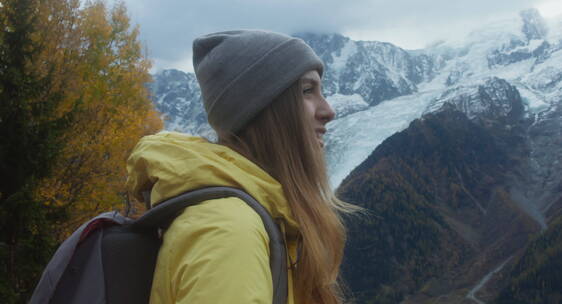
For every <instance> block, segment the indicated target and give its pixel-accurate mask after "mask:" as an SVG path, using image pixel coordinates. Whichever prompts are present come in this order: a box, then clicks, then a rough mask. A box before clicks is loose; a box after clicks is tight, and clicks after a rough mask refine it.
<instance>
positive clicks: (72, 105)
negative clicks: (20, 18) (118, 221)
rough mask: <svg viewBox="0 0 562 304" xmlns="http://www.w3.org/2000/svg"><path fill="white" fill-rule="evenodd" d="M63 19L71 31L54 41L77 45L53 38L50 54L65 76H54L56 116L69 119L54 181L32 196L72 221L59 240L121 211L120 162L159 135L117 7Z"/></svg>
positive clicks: (130, 33) (134, 42) (133, 33)
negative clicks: (62, 101)
mask: <svg viewBox="0 0 562 304" xmlns="http://www.w3.org/2000/svg"><path fill="white" fill-rule="evenodd" d="M47 2H61V3H63V2H64V3H66V1H65V0H57V1H53V0H51V1H47ZM69 12H70V15H69V16H67V17H66V19H64V20H65V22H68V24H70V23H72V24H73V25H72V26H71V27H70V28H71V29H69V28H66V29H65V31H63V33H62V35H63V36H64V37H66V38H69V37H75V38H76V39H77V40H76V41H79V43H75V42H76V41H75V40H72V41H70V40H68V39H67V40H68V41H67V40H65V39H66V38H64V37H62V38H61V37H54V39H53V41H59V43H60V44H59V45H58V46H57V47H53V48H52V49H51V52H52V54H54V55H55V56H63V57H64V56H66V57H65V61H64V62H63V61H60V67H59V70H60V71H65V72H66V73H68V74H66V75H64V77H63V75H61V79H65V80H66V81H65V83H64V84H63V85H66V87H65V90H64V92H65V97H66V98H67V101H68V102H67V106H66V108H64V109H61V111H70V110H72V111H73V115H72V119H71V122H70V126H69V128H68V129H67V130H66V131H65V133H64V134H63V137H64V142H65V148H64V150H63V152H62V154H61V156H60V157H59V159H58V160H57V164H56V167H55V170H54V173H53V174H52V176H50V177H49V178H46V179H44V180H43V181H42V183H41V186H40V187H39V189H38V190H37V192H36V194H37V196H38V197H40V198H41V199H42V201H44V202H45V204H48V205H56V206H64V207H67V208H68V210H69V212H70V213H71V215H72V218H73V221H71V222H70V223H67V224H66V225H63V226H64V227H63V228H62V229H63V233H64V231H68V229H71V228H74V227H72V226H75V225H77V224H79V223H80V222H81V221H83V220H84V219H86V218H88V217H91V216H92V215H94V214H96V213H99V212H101V211H106V210H113V209H121V208H123V207H124V205H123V201H124V194H125V188H124V183H125V179H126V168H125V161H126V159H127V157H128V155H129V153H130V151H131V150H132V148H133V147H134V145H135V144H136V142H137V141H138V139H139V138H140V137H142V136H144V135H147V134H152V133H155V132H157V131H158V130H160V129H162V121H161V120H160V118H159V113H157V112H156V111H155V110H154V108H153V106H152V102H151V100H150V98H149V92H148V89H147V88H146V83H147V82H148V81H150V80H151V78H150V74H149V73H148V70H149V68H150V62H149V61H148V59H147V58H145V57H144V56H143V54H142V52H141V45H140V43H139V41H138V28H134V29H130V26H129V19H128V16H127V13H126V9H125V6H124V5H123V4H119V5H117V6H116V7H115V8H113V9H111V10H108V9H107V8H106V6H105V4H104V3H103V2H102V1H94V2H88V3H86V4H85V5H84V6H83V7H82V8H81V9H77V10H74V11H69ZM64 41H66V42H64ZM63 42H64V43H63ZM53 50H56V51H53Z"/></svg>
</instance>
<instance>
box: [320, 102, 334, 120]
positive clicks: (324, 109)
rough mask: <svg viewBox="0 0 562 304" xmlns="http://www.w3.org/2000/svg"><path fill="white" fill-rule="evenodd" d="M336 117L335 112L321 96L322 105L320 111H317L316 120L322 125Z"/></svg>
mask: <svg viewBox="0 0 562 304" xmlns="http://www.w3.org/2000/svg"><path fill="white" fill-rule="evenodd" d="M335 117H336V112H334V110H333V109H332V107H331V106H330V104H329V103H328V101H327V100H326V98H324V96H322V103H321V106H320V109H318V118H319V119H320V120H321V121H322V122H323V123H325V124H326V123H328V122H330V121H332V120H333V119H334V118H335Z"/></svg>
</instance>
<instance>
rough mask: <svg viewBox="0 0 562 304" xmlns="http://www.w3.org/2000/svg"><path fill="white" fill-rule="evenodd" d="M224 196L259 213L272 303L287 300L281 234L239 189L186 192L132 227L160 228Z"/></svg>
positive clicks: (205, 189)
mask: <svg viewBox="0 0 562 304" xmlns="http://www.w3.org/2000/svg"><path fill="white" fill-rule="evenodd" d="M226 197H237V198H239V199H241V200H243V201H244V202H246V203H247V204H248V206H250V207H251V208H252V209H253V210H254V211H255V212H256V213H257V214H258V215H259V216H260V218H261V220H262V222H263V225H264V227H265V230H266V232H267V234H268V236H269V249H270V257H269V266H270V268H271V275H272V279H273V304H285V303H287V292H288V286H287V284H288V283H287V275H288V274H287V252H286V247H285V241H284V237H283V234H282V233H281V231H280V230H279V227H278V226H277V224H276V223H275V221H274V220H273V218H272V217H271V215H270V214H269V212H268V211H267V210H266V209H265V208H264V207H263V206H262V205H261V204H260V203H259V202H258V201H257V200H256V199H254V198H253V197H252V196H251V195H249V194H248V193H246V192H244V191H242V190H240V189H237V188H232V187H208V188H202V189H198V190H194V191H190V192H186V193H184V194H181V195H178V196H176V197H173V198H171V199H168V200H166V201H164V202H162V203H160V204H158V205H156V206H155V207H154V208H152V209H150V210H148V211H147V212H146V213H145V214H144V215H142V216H141V217H140V218H139V219H137V220H136V221H135V222H134V223H133V227H135V228H138V229H147V228H162V227H165V226H166V225H167V224H169V223H170V222H171V221H173V219H174V218H176V216H177V215H178V214H179V213H180V212H181V211H182V210H183V209H184V208H186V207H189V206H192V205H196V204H198V203H200V202H202V201H206V200H212V199H219V198H226Z"/></svg>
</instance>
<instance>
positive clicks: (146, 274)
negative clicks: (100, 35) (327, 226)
mask: <svg viewBox="0 0 562 304" xmlns="http://www.w3.org/2000/svg"><path fill="white" fill-rule="evenodd" d="M225 197H237V198H239V199H241V200H243V201H245V202H246V203H247V204H248V205H249V206H250V207H251V208H252V209H254V210H255V212H257V213H258V215H259V216H260V217H261V219H262V221H263V224H264V227H265V230H266V231H267V233H268V235H269V249H270V258H269V261H270V268H271V274H272V279H273V303H274V304H285V303H287V260H286V247H285V244H284V238H283V235H282V234H281V231H280V230H279V227H278V226H277V225H276V224H275V222H274V221H273V219H272V218H271V216H270V215H269V213H268V212H267V210H266V209H265V208H264V207H263V206H262V205H261V204H260V203H258V202H257V201H256V200H255V199H254V198H253V197H251V196H250V195H249V194H247V193H245V192H244V191H242V190H239V189H236V188H230V187H209V188H203V189H199V190H195V191H189V192H186V193H184V194H181V195H178V196H176V197H174V198H171V199H168V200H166V201H164V202H162V203H160V204H158V205H156V206H155V207H154V208H152V209H149V210H148V211H147V212H146V213H145V214H143V215H142V216H141V217H140V218H138V219H136V220H134V219H131V218H128V217H125V216H122V215H120V214H119V213H117V212H106V213H102V214H100V215H98V216H96V217H94V218H93V219H91V220H90V221H88V222H86V223H85V224H83V225H82V226H80V228H78V229H77V230H76V231H75V232H74V233H73V234H72V235H71V236H70V237H69V238H68V239H66V240H65V241H64V242H63V243H62V244H61V245H60V247H59V248H58V249H57V251H56V252H55V254H54V256H53V258H52V259H51V261H50V262H49V264H48V265H47V268H46V269H45V271H44V272H43V275H42V276H41V279H40V281H39V283H38V285H37V287H36V288H35V291H34V292H33V295H32V297H31V300H30V304H46V303H51V304H58V303H80V304H87V303H96V304H98V303H99V304H102V303H108V304H114V303H120V304H127V303H135V304H137V303H148V302H149V299H150V290H151V287H152V276H153V274H154V268H155V266H156V258H157V256H158V249H159V248H160V245H161V243H162V240H161V231H162V229H163V228H165V227H167V226H168V225H169V224H170V223H171V222H172V221H173V220H174V218H175V217H176V216H178V215H179V214H180V213H181V212H182V210H183V209H184V208H186V207H188V206H191V205H195V204H198V203H199V202H202V201H206V200H211V199H218V198H225Z"/></svg>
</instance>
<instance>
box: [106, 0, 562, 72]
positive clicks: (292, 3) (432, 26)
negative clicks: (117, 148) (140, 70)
mask: <svg viewBox="0 0 562 304" xmlns="http://www.w3.org/2000/svg"><path fill="white" fill-rule="evenodd" d="M112 2H114V1H112V0H109V3H110V4H111V3H112ZM124 2H125V4H126V6H127V8H128V11H129V15H130V16H131V19H132V22H133V24H138V25H140V30H141V40H142V42H143V43H144V44H145V46H146V48H147V49H148V56H149V57H150V58H151V59H152V60H153V64H154V67H153V72H154V71H157V70H160V69H166V68H176V69H179V70H183V71H192V70H193V67H192V64H191V43H192V41H193V39H194V38H195V37H197V36H199V35H202V34H206V33H210V32H214V31H221V30H229V29H241V28H243V29H250V28H251V29H266V30H272V31H278V32H283V33H287V34H291V33H294V32H303V31H312V32H321V33H332V32H337V33H341V34H343V35H345V36H348V37H350V38H352V39H354V40H377V41H386V42H391V43H393V44H395V45H398V46H400V47H402V48H405V49H417V48H423V47H424V46H425V45H427V44H430V43H432V42H434V41H436V40H440V39H451V38H454V37H459V36H462V35H464V34H466V33H467V32H468V31H469V30H470V29H474V28H476V27H478V26H479V25H482V24H486V23H488V22H491V21H493V20H498V19H504V18H513V17H515V16H517V15H518V12H519V11H521V10H523V9H526V8H531V7H535V8H537V9H539V11H540V12H541V14H543V16H545V17H552V16H555V15H556V16H560V14H562V1H560V0H393V1H389V0H349V1H345V0H160V1H154V0H124Z"/></svg>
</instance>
